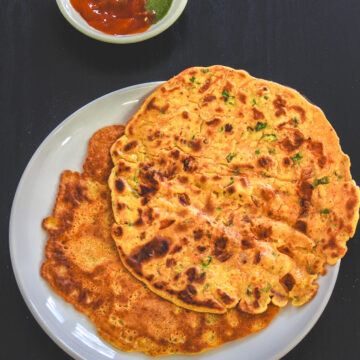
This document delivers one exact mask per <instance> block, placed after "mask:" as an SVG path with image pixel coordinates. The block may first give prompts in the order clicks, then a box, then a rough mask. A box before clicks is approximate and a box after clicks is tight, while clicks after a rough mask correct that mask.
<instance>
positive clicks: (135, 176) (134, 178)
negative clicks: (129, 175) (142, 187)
mask: <svg viewBox="0 0 360 360" xmlns="http://www.w3.org/2000/svg"><path fill="white" fill-rule="evenodd" d="M138 175H139V171H136V172H135V174H134V177H133V181H134V182H135V183H139V180H138V178H137V177H138Z"/></svg>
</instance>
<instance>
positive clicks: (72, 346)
mask: <svg viewBox="0 0 360 360" xmlns="http://www.w3.org/2000/svg"><path fill="white" fill-rule="evenodd" d="M159 84H161V82H154V83H147V84H141V85H136V86H132V87H129V88H125V89H122V90H118V91H115V92H113V93H111V94H108V95H105V96H103V97H101V98H99V99H97V100H95V101H93V102H91V103H90V104H88V105H86V106H84V107H83V108H81V109H80V110H78V111H77V112H75V113H74V114H73V115H71V116H70V117H68V118H67V119H66V120H65V121H63V122H62V123H61V124H60V125H59V126H58V127H57V128H56V129H55V130H54V131H52V132H51V134H50V135H49V136H48V137H47V138H46V139H45V140H44V142H43V143H42V144H41V145H40V147H39V148H38V150H37V151H36V152H35V154H34V155H33V157H32V159H31V160H30V162H29V164H28V166H27V167H26V170H25V171H24V174H23V176H22V178H21V181H20V183H19V185H18V188H17V191H16V195H15V198H14V202H13V206H12V211H11V218H10V251H11V260H12V265H13V269H14V272H15V276H16V280H17V282H18V285H19V288H20V291H21V293H22V295H23V297H24V299H25V301H26V304H27V305H28V307H29V309H30V310H31V312H32V313H33V315H34V317H35V318H36V320H37V321H38V323H39V324H40V325H41V327H42V328H43V329H44V330H45V331H46V332H47V334H48V335H49V336H50V337H51V338H52V339H53V340H54V341H55V342H56V343H57V344H58V345H59V346H60V347H61V348H62V349H63V350H65V351H66V352H67V353H68V354H70V355H71V356H73V357H74V358H76V359H87V360H95V359H97V360H105V359H107V360H108V359H117V360H119V359H128V360H131V359H135V358H137V359H138V358H141V359H146V358H148V357H147V356H145V355H143V354H141V353H124V352H121V351H118V350H116V349H115V348H114V347H112V346H111V345H109V344H108V343H107V342H105V341H103V340H102V339H101V338H100V337H99V336H98V335H97V332H96V329H95V327H94V326H93V325H92V323H91V322H90V321H89V320H88V319H87V317H86V316H84V315H82V314H81V313H79V312H77V311H76V310H75V309H74V308H73V307H72V305H70V304H68V303H66V302H65V301H64V300H63V299H62V298H61V297H59V296H57V295H56V294H55V293H54V292H53V291H52V290H51V288H50V287H49V286H48V284H47V282H46V281H44V280H43V279H42V278H41V277H40V272H39V270H40V265H41V263H42V262H43V259H44V245H45V243H46V240H47V236H46V233H45V231H43V230H42V228H41V221H42V219H43V218H44V217H46V216H48V215H49V214H50V213H51V210H52V207H53V205H54V201H55V196H56V193H57V187H58V182H59V176H60V174H61V173H62V171H64V170H65V169H71V170H77V171H82V163H83V161H84V159H85V155H86V151H87V143H88V140H89V139H90V137H91V136H92V135H93V133H94V132H95V131H96V130H98V129H100V128H102V127H104V126H107V125H112V124H125V123H126V121H127V120H128V119H129V118H130V117H131V115H132V114H133V113H134V112H135V111H136V110H137V109H138V108H139V106H140V104H141V102H142V100H143V99H144V98H145V97H146V96H147V95H148V94H150V93H151V92H152V91H153V90H154V89H155V88H156V87H157V86H158V85H159ZM338 271H339V263H338V264H337V265H336V266H335V267H331V268H329V269H328V274H327V275H326V276H325V277H322V278H320V280H319V284H320V289H319V292H318V294H317V295H316V297H315V298H314V299H313V300H312V301H311V302H310V303H309V304H307V305H305V306H303V307H301V308H296V307H293V306H287V307H286V308H284V309H282V310H281V311H280V313H279V315H278V316H277V317H276V318H275V319H274V321H273V322H272V323H271V324H270V326H269V327H268V328H266V329H265V330H264V331H262V332H260V333H258V334H254V335H251V336H248V337H246V338H244V339H242V340H238V341H234V342H232V343H228V344H225V345H223V346H221V347H219V348H217V349H214V350H210V351H207V352H205V353H204V354H200V355H195V356H194V355H193V356H182V355H173V356H168V357H162V359H177V360H180V359H192V360H198V359H207V360H214V359H228V360H231V359H234V360H235V359H236V360H237V359H239V356H241V359H242V360H265V359H279V358H280V357H281V356H283V355H285V354H286V353H287V352H288V351H290V350H291V349H292V348H293V347H294V346H295V345H296V344H298V343H299V342H300V341H301V339H302V338H303V337H304V336H305V335H306V334H307V333H308V331H309V330H310V329H311V328H312V327H313V325H314V324H315V322H316V321H317V320H318V318H319V316H320V315H321V313H322V312H323V310H324V308H325V306H326V304H327V302H328V300H329V298H330V295H331V293H332V290H333V288H334V285H335V281H336V278H337V274H338ZM320 345H321V344H319V346H320Z"/></svg>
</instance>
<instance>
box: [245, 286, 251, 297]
mask: <svg viewBox="0 0 360 360" xmlns="http://www.w3.org/2000/svg"><path fill="white" fill-rule="evenodd" d="M251 288H252V285H249V286H248V287H247V289H246V295H248V296H250V295H251V294H252V290H251Z"/></svg>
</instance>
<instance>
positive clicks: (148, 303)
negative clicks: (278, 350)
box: [42, 66, 359, 355]
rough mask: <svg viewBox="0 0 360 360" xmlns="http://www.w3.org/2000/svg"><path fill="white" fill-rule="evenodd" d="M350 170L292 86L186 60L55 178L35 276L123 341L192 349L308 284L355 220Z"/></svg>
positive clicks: (302, 294) (228, 334) (251, 324)
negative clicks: (80, 164)
mask: <svg viewBox="0 0 360 360" xmlns="http://www.w3.org/2000/svg"><path fill="white" fill-rule="evenodd" d="M115 140H116V141H115ZM110 147H111V159H110V154H109V149H110ZM111 160H112V162H113V166H114V167H113V169H112V170H111V167H112V163H111ZM349 169H350V161H349V158H348V157H347V156H346V155H345V154H343V152H342V151H341V148H340V145H339V139H338V137H337V136H336V133H335V131H334V129H333V128H332V127H331V125H330V124H329V122H328V121H327V120H326V118H325V116H324V114H323V113H322V112H321V110H320V109H319V108H317V107H315V106H313V105H312V104H310V103H309V102H308V101H307V100H305V99H304V98H303V97H302V96H301V95H300V94H299V93H297V92H296V91H294V90H292V89H289V88H286V87H283V86H281V85H278V84H275V83H272V82H269V81H265V80H260V79H256V78H253V77H251V76H250V75H249V74H247V73H246V72H244V71H235V70H233V69H229V68H225V67H222V66H213V67H209V68H190V69H187V70H185V71H184V72H182V73H180V74H179V75H177V76H176V77H174V78H173V79H171V80H169V81H168V82H166V83H165V84H163V85H161V86H160V87H159V88H158V89H157V90H156V91H155V92H154V93H153V94H151V95H150V96H149V97H148V98H147V99H146V100H145V102H144V103H143V105H142V106H141V108H140V110H139V111H138V112H137V113H136V114H135V115H134V116H133V118H132V119H130V120H129V122H128V123H127V125H126V127H125V133H124V134H122V129H121V127H110V128H107V129H104V130H102V131H100V132H99V133H97V134H96V135H95V136H94V137H93V139H92V140H91V142H90V146H89V155H88V159H87V161H86V162H85V165H84V170H85V171H84V173H83V174H78V173H71V172H65V173H64V174H63V175H62V178H61V184H60V189H59V195H58V198H57V202H56V205H55V208H54V213H53V215H52V217H50V218H48V219H46V220H45V222H44V227H45V228H46V230H47V231H48V232H49V234H50V239H49V242H48V245H47V250H46V256H47V260H46V262H45V263H44V265H43V267H42V275H43V276H44V277H45V278H46V279H47V280H48V281H49V283H50V284H51V286H52V287H53V288H54V289H55V290H56V291H57V292H58V293H60V294H61V295H62V296H64V297H65V299H66V300H67V301H69V302H71V303H73V304H74V305H75V307H76V308H77V309H79V310H80V311H82V312H84V313H85V314H87V315H88V316H89V317H90V319H91V320H92V321H93V322H94V323H95V324H96V326H97V327H98V330H99V333H100V334H101V335H102V336H103V337H104V338H105V339H107V340H109V341H110V342H111V343H113V344H114V345H115V346H117V347H119V348H120V349H122V350H127V351H130V350H140V351H143V352H145V353H148V354H151V355H160V354H168V353H174V352H179V353H196V352H200V351H203V350H205V349H207V348H211V347H214V346H217V345H219V344H221V343H223V342H226V341H230V340H233V339H236V338H239V337H242V336H244V335H246V334H249V333H251V332H255V331H258V330H261V329H263V328H264V327H265V326H267V325H268V324H269V322H270V321H271V319H272V318H273V316H275V314H276V313H277V311H278V307H283V306H285V305H286V304H287V303H288V301H289V300H290V301H291V302H292V304H293V305H296V306H299V305H302V304H304V303H306V302H308V301H309V300H311V299H312V298H313V297H314V296H315V294H316V292H317V289H318V284H317V283H316V279H317V278H318V276H319V274H325V272H326V265H327V264H329V265H333V264H335V263H336V261H337V260H338V259H339V258H341V257H343V256H344V255H345V253H346V249H347V248H346V241H347V240H348V239H349V238H350V237H351V236H353V234H354V232H355V228H356V224H357V221H358V211H359V190H358V188H357V186H356V184H355V182H354V181H353V180H352V179H351V174H350V170H349ZM110 171H111V175H110V177H109V180H108V186H107V183H106V180H107V177H108V175H109V173H110ZM109 188H110V190H111V202H110V191H109ZM111 229H112V231H111V234H112V238H111V236H110V230H111ZM116 250H117V251H118V254H119V256H120V259H119V257H118V256H117V254H116ZM274 305H276V306H274ZM185 309H188V310H185ZM189 310H190V311H189Z"/></svg>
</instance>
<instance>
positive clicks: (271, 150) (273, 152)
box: [268, 149, 276, 155]
mask: <svg viewBox="0 0 360 360" xmlns="http://www.w3.org/2000/svg"><path fill="white" fill-rule="evenodd" d="M268 152H269V154H273V155H274V154H276V151H275V149H268Z"/></svg>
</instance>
